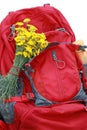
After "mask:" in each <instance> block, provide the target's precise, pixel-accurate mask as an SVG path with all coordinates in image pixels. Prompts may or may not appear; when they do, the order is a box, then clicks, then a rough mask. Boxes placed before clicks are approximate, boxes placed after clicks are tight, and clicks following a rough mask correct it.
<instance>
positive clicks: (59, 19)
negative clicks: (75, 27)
mask: <svg viewBox="0 0 87 130" xmlns="http://www.w3.org/2000/svg"><path fill="white" fill-rule="evenodd" d="M33 12H34V13H33ZM24 18H30V19H31V24H33V25H35V26H36V27H37V28H38V32H44V33H45V34H46V37H47V40H48V41H49V42H55V41H57V42H73V41H75V35H74V33H73V31H72V29H71V27H70V25H69V23H68V21H67V20H66V19H65V17H64V16H63V15H62V13H61V12H60V11H59V10H57V9H55V8H54V7H51V6H49V5H47V6H46V5H45V6H42V7H35V8H27V9H21V10H17V11H15V12H10V13H9V14H8V15H7V16H6V17H5V18H4V19H3V21H2V22H1V24H0V72H1V73H2V74H3V75H5V74H6V73H7V72H8V71H9V69H10V67H11V65H12V63H13V59H14V56H15V43H14V41H13V40H12V41H11V40H10V41H9V34H11V31H10V27H11V26H12V25H13V24H15V23H16V22H18V21H22V20H23V19H24ZM57 28H65V30H66V32H65V33H64V32H62V31H58V30H57ZM11 39H12V38H11ZM7 59H8V60H7Z"/></svg>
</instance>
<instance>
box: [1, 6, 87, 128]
mask: <svg viewBox="0 0 87 130" xmlns="http://www.w3.org/2000/svg"><path fill="white" fill-rule="evenodd" d="M33 12H34V13H33ZM26 17H29V18H31V23H32V24H34V25H35V26H37V27H38V28H39V32H44V33H45V34H46V37H47V40H48V41H49V43H50V44H49V46H48V47H47V48H46V49H45V50H44V51H43V52H41V53H40V54H39V55H38V56H36V57H35V58H34V59H32V61H30V62H28V63H26V64H25V68H24V70H23V71H21V72H20V76H21V78H22V79H23V81H24V82H23V84H22V83H20V82H18V83H17V84H18V92H17V95H16V96H15V97H12V98H11V99H10V100H9V103H6V104H3V103H1V102H0V119H1V120H2V121H3V122H5V127H6V128H7V130H8V129H9V130H12V129H13V130H17V129H18V130H57V129H60V130H65V129H67V130H70V129H71V130H75V129H78V130H81V129H84V130H86V127H87V125H86V123H85V125H82V126H80V125H79V123H80V124H83V122H86V118H87V114H86V108H85V106H84V104H82V103H81V102H86V99H87V96H86V93H85V91H84V90H85V88H86V85H85V81H86V80H85V79H86V78H85V73H84V72H85V71H84V67H83V64H82V62H81V61H80V59H79V58H78V56H77V53H76V51H77V50H80V49H81V50H84V46H83V47H81V46H78V45H74V44H72V42H73V41H75V36H74V33H73V31H72V29H71V27H70V25H69V23H68V22H67V20H66V19H65V18H64V16H63V15H62V14H61V12H60V11H59V10H57V9H55V8H54V7H50V6H49V5H44V6H43V7H35V8H30V9H22V10H18V11H15V12H11V13H10V14H9V15H8V16H7V17H6V18H5V19H4V20H3V21H2V23H1V25H0V46H1V48H0V49H1V51H0V71H1V74H2V75H6V73H7V72H8V71H9V69H10V67H11V65H12V63H13V58H14V52H15V46H14V44H15V43H14V42H13V36H12V32H11V31H10V27H11V26H12V25H13V24H14V23H15V22H18V21H21V20H23V19H24V18H26ZM7 54H8V55H7ZM7 58H8V61H7V60H6V59H7ZM85 114H86V115H85ZM79 115H81V117H80V118H79ZM82 116H83V121H82V122H81V120H82ZM76 121H77V122H76ZM72 124H73V125H72ZM1 125H2V124H1ZM3 126H4V125H3ZM1 128H3V129H4V130H6V128H4V127H1Z"/></svg>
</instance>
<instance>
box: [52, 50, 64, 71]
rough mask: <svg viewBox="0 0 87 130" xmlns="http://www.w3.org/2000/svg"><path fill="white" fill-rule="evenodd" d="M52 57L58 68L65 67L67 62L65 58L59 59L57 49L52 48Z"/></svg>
mask: <svg viewBox="0 0 87 130" xmlns="http://www.w3.org/2000/svg"><path fill="white" fill-rule="evenodd" d="M52 58H53V60H54V61H55V63H56V66H57V68H58V69H63V68H64V67H65V62H64V61H63V60H58V57H57V55H56V51H54V50H52Z"/></svg>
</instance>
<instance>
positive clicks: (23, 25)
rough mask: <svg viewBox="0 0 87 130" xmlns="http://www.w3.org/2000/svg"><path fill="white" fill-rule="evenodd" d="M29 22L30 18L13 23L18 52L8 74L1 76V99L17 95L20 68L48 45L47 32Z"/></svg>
mask: <svg viewBox="0 0 87 130" xmlns="http://www.w3.org/2000/svg"><path fill="white" fill-rule="evenodd" d="M29 23H30V19H29V18H26V19H24V20H23V21H22V22H17V23H15V24H14V25H12V28H14V33H13V36H14V41H15V44H16V53H15V58H14V61H13V65H12V67H11V69H10V71H9V72H8V74H7V75H6V76H1V77H0V100H4V99H6V98H7V99H9V98H10V97H12V96H15V94H16V91H17V89H16V88H17V80H18V76H19V75H18V74H19V72H20V70H21V69H22V68H23V66H24V64H25V63H26V62H28V61H29V60H31V59H32V58H34V57H35V56H37V55H39V53H40V52H41V51H42V50H43V49H45V48H46V47H47V46H48V42H47V40H46V36H45V34H44V33H37V30H38V29H37V28H36V27H35V26H33V25H31V24H29Z"/></svg>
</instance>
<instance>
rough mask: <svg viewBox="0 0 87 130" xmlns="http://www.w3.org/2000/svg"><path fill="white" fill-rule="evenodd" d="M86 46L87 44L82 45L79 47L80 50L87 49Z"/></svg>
mask: <svg viewBox="0 0 87 130" xmlns="http://www.w3.org/2000/svg"><path fill="white" fill-rule="evenodd" d="M85 48H87V46H86V45H84V46H80V47H79V50H83V51H84V50H85Z"/></svg>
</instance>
